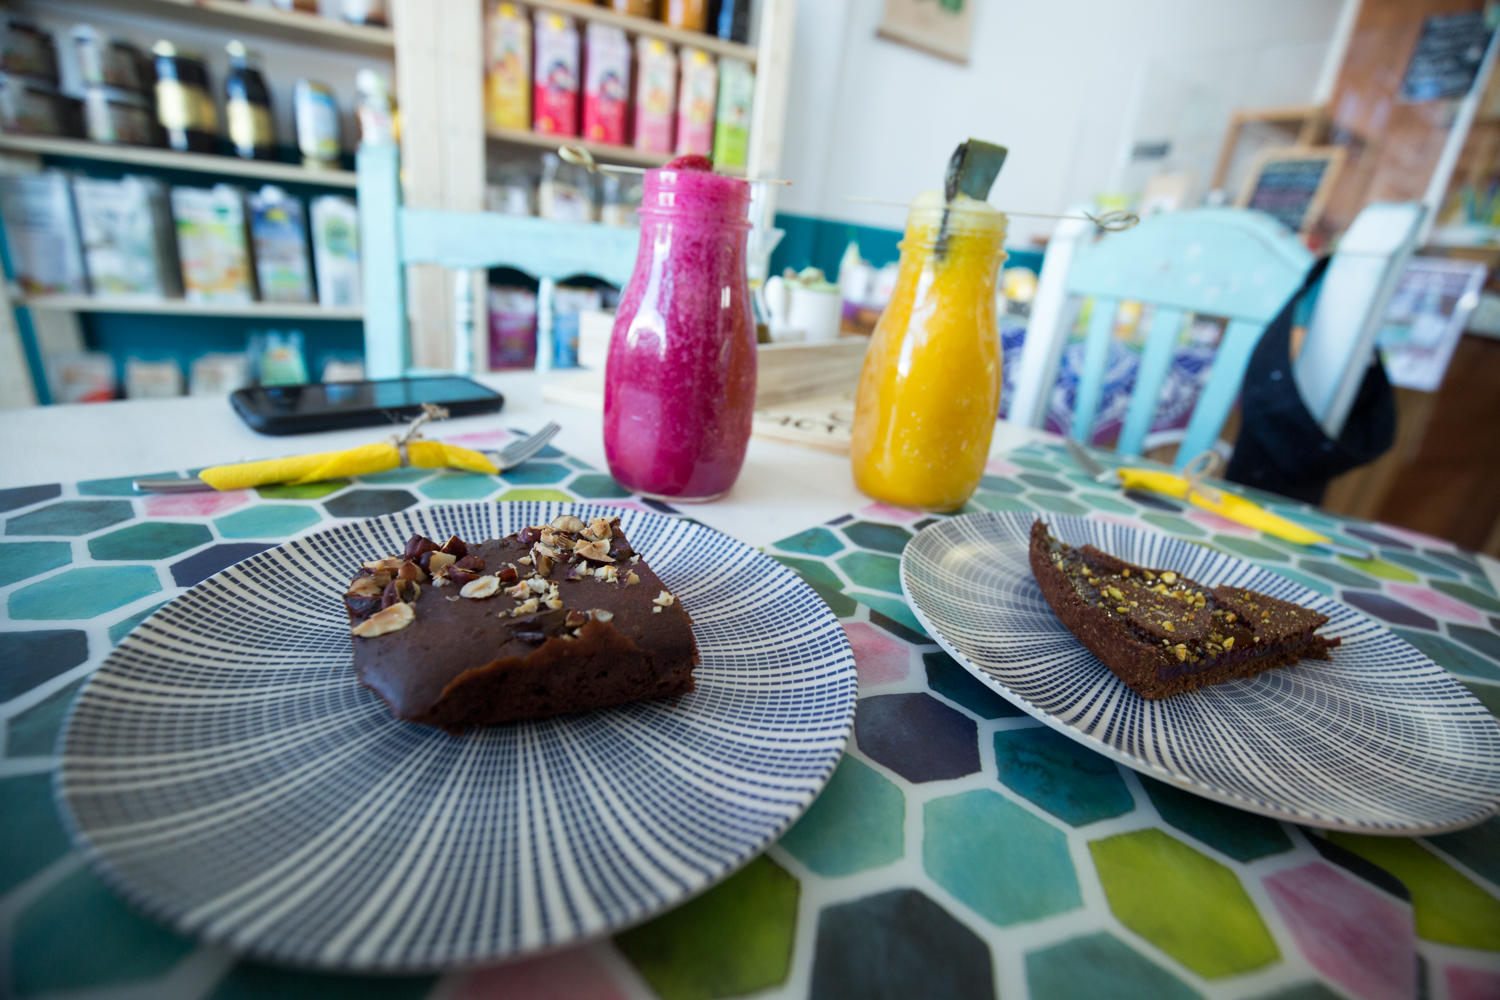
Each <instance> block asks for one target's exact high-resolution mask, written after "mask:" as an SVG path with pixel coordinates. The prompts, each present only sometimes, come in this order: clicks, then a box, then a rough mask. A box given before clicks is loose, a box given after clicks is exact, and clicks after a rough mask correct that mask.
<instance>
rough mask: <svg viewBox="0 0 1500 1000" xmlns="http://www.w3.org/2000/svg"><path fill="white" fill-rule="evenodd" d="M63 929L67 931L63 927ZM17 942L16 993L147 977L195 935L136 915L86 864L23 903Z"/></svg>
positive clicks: (114, 984)
mask: <svg viewBox="0 0 1500 1000" xmlns="http://www.w3.org/2000/svg"><path fill="white" fill-rule="evenodd" d="M60 928H66V929H67V932H66V933H59V929H60ZM12 942H13V950H12V954H11V984H12V988H13V989H14V990H15V995H16V997H17V998H23V997H32V996H36V995H37V994H41V993H48V994H50V993H62V992H65V991H69V990H91V989H95V990H102V989H104V988H105V987H109V988H110V989H112V990H119V989H120V988H121V987H125V986H130V985H134V984H140V983H148V982H151V981H152V980H156V979H160V978H161V977H162V976H164V975H166V974H167V972H168V971H169V970H170V969H171V968H172V967H173V966H174V965H176V964H177V963H178V962H180V961H181V960H182V959H183V958H185V957H186V956H187V954H188V953H189V952H191V951H192V950H193V949H194V948H196V947H197V944H196V943H195V942H194V941H193V940H192V939H191V938H186V937H181V936H179V935H177V934H173V933H172V932H171V931H169V930H167V929H166V928H165V927H162V926H161V925H160V924H158V923H156V922H155V921H152V920H148V919H146V918H145V917H143V916H139V915H138V914H136V913H135V911H133V910H131V909H130V908H129V907H128V906H126V905H125V903H124V902H122V901H121V900H120V899H119V898H118V897H116V896H115V895H114V894H113V893H111V892H110V891H109V890H108V889H106V888H104V886H103V885H102V884H101V883H100V882H99V880H98V879H96V878H95V877H94V876H93V875H92V874H90V873H89V872H88V871H84V870H80V871H77V872H74V873H73V874H72V875H69V876H68V877H67V878H65V879H63V880H62V881H61V882H59V883H57V884H56V885H54V886H53V887H52V888H51V889H49V890H48V891H47V892H45V893H43V894H42V896H41V897H39V898H38V899H37V900H36V901H34V902H33V903H32V904H31V905H30V906H28V907H26V909H24V910H22V911H21V913H20V915H19V916H18V917H17V918H16V924H15V930H14V932H13V935H12Z"/></svg>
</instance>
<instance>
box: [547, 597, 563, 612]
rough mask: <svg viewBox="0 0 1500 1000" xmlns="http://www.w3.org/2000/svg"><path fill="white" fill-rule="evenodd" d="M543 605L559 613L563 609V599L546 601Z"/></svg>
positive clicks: (554, 598)
mask: <svg viewBox="0 0 1500 1000" xmlns="http://www.w3.org/2000/svg"><path fill="white" fill-rule="evenodd" d="M542 603H543V604H545V605H547V607H549V608H551V609H552V610H553V611H557V610H558V609H559V608H561V607H562V606H563V602H562V598H560V597H553V598H549V599H548V600H545V601H543V602H542Z"/></svg>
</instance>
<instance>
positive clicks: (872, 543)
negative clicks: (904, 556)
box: [839, 521, 912, 556]
mask: <svg viewBox="0 0 1500 1000" xmlns="http://www.w3.org/2000/svg"><path fill="white" fill-rule="evenodd" d="M839 530H840V531H842V532H843V533H844V537H845V538H848V539H849V541H851V542H853V543H854V544H855V545H858V546H859V547H860V548H863V549H874V550H875V551H877V552H890V553H892V554H894V555H898V556H899V555H900V554H901V551H902V550H903V549H905V548H906V543H907V542H909V541H911V540H912V533H911V532H910V531H907V530H906V529H905V528H902V527H898V526H897V525H894V524H874V523H871V522H869V521H855V522H853V523H852V524H845V525H842V526H840V528H839Z"/></svg>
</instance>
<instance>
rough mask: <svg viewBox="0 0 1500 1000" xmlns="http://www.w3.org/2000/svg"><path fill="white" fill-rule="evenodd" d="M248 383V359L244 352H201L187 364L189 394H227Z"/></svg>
mask: <svg viewBox="0 0 1500 1000" xmlns="http://www.w3.org/2000/svg"><path fill="white" fill-rule="evenodd" d="M249 384H250V360H249V358H247V357H246V356H245V355H244V353H238V354H230V353H228V352H225V353H211V354H201V355H199V356H198V357H196V358H194V359H193V363H192V364H191V365H189V366H188V395H189V396H227V395H229V394H230V393H231V392H233V391H234V390H236V389H240V388H243V387H245V386H247V385H249Z"/></svg>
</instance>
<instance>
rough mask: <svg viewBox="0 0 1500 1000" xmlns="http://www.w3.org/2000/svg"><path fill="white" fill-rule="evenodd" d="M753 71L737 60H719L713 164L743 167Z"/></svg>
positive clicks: (748, 127)
mask: <svg viewBox="0 0 1500 1000" xmlns="http://www.w3.org/2000/svg"><path fill="white" fill-rule="evenodd" d="M754 103H755V71H754V70H752V69H751V68H750V64H749V63H746V62H742V61H740V60H739V59H728V58H725V59H720V60H719V108H718V112H717V114H715V116H714V164H715V166H720V167H744V166H745V161H746V160H747V159H748V156H749V149H750V108H751V106H752V105H753V104H754Z"/></svg>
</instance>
